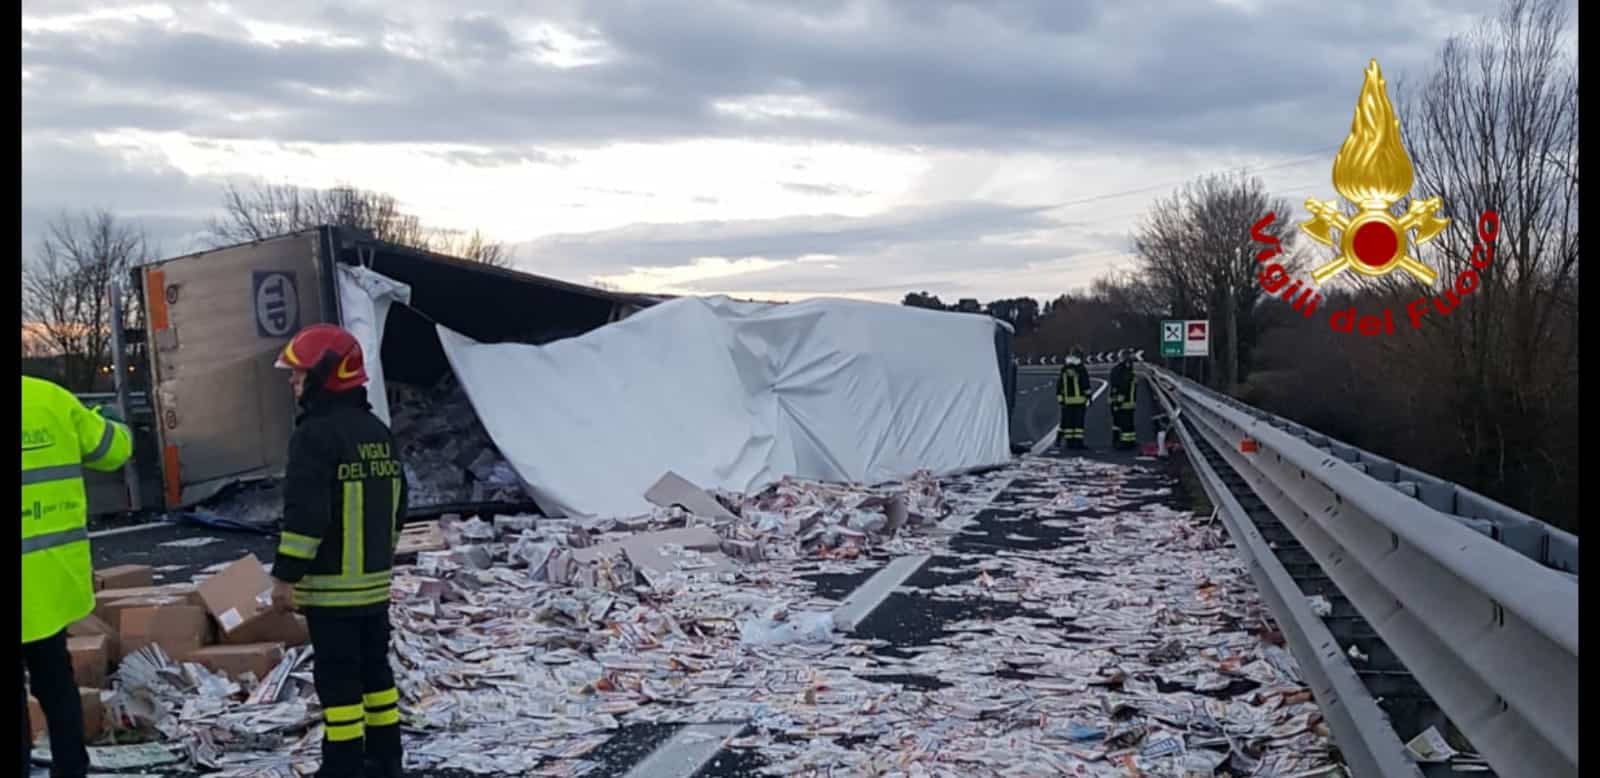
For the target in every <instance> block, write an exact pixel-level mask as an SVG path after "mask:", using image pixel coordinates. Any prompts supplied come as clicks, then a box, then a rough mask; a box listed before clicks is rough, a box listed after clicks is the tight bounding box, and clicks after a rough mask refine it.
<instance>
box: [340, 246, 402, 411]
mask: <svg viewBox="0 0 1600 778" xmlns="http://www.w3.org/2000/svg"><path fill="white" fill-rule="evenodd" d="M338 267H339V312H340V314H341V316H340V318H341V319H342V320H343V322H344V327H345V329H347V330H349V331H350V333H351V334H352V335H355V336H356V340H358V341H360V342H361V354H362V356H363V357H364V358H365V360H366V366H367V399H368V400H369V401H370V402H371V403H372V412H373V413H374V414H376V415H377V416H378V418H380V419H383V423H384V424H388V423H389V399H388V397H386V396H385V394H384V383H383V360H382V358H381V356H380V355H381V353H382V352H381V351H380V349H381V348H382V346H383V325H384V322H385V321H386V320H388V318H389V306H390V305H391V304H393V303H395V302H400V303H403V304H407V305H409V304H410V303H411V287H410V286H409V285H407V284H403V283H401V282H399V281H396V280H394V279H393V278H390V277H388V276H385V275H382V274H380V273H376V272H373V271H371V270H368V269H366V268H364V267H354V266H351V265H339V266H338Z"/></svg>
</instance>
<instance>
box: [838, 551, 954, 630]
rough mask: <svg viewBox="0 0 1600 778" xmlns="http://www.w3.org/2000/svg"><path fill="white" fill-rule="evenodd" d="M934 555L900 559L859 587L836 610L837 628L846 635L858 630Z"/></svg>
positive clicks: (886, 566) (885, 566)
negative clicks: (862, 623)
mask: <svg viewBox="0 0 1600 778" xmlns="http://www.w3.org/2000/svg"><path fill="white" fill-rule="evenodd" d="M932 558H933V555H932V554H915V555H913V556H903V557H898V558H896V559H895V560H893V561H891V562H890V563H889V564H887V565H884V566H883V569H881V570H879V571H878V572H876V573H874V574H873V575H872V577H871V578H868V579H867V582H866V583H864V584H861V585H860V586H858V587H856V589H855V591H853V592H851V593H850V594H849V595H847V596H846V597H845V598H844V602H841V603H839V607H837V608H834V609H833V626H834V628H835V629H838V630H840V631H843V632H849V631H851V630H854V629H855V628H856V627H857V626H860V624H861V622H862V621H865V620H866V618H867V617H868V616H870V615H872V612H873V611H875V610H877V609H878V606H879V605H882V604H883V601H884V600H887V599H889V595H891V594H893V593H894V590H895V589H898V588H900V584H903V583H905V582H906V579H907V578H910V577H911V576H913V575H916V574H917V571H918V570H921V569H922V566H923V565H925V564H927V563H928V560H930V559H932Z"/></svg>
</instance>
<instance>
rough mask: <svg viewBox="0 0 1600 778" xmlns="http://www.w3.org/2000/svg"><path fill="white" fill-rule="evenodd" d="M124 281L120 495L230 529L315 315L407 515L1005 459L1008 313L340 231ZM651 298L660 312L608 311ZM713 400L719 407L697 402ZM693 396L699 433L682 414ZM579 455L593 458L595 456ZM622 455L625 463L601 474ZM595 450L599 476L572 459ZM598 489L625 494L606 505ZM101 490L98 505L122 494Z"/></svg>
mask: <svg viewBox="0 0 1600 778" xmlns="http://www.w3.org/2000/svg"><path fill="white" fill-rule="evenodd" d="M135 275H136V277H135V279H134V280H135V282H136V284H137V288H138V290H139V292H140V295H139V297H140V298H141V306H140V309H141V310H142V311H143V312H144V318H145V322H144V324H145V326H144V328H143V329H142V330H137V331H134V332H133V333H131V334H132V335H133V338H132V340H131V342H127V343H123V344H120V345H119V352H121V351H123V350H125V351H126V352H128V353H129V354H130V355H131V357H132V358H133V359H135V360H140V361H141V363H140V364H139V365H138V367H139V368H142V369H137V370H133V371H129V373H128V375H131V376H133V378H131V379H129V378H126V377H124V383H127V382H128V381H134V382H138V381H140V379H141V378H143V377H146V376H147V377H148V379H147V380H144V381H143V382H142V383H141V385H138V386H119V389H120V390H122V392H123V393H124V395H125V396H126V395H141V394H142V395H143V396H145V397H147V398H148V401H147V402H148V406H149V408H150V411H149V414H150V415H149V417H148V418H150V419H151V422H152V423H151V424H150V425H149V429H148V430H147V434H146V436H145V444H144V445H141V446H140V451H139V455H140V456H139V459H138V460H137V465H136V466H137V467H138V468H139V473H138V475H137V476H136V477H133V478H128V479H125V480H126V482H127V483H128V484H130V486H129V488H128V489H127V490H125V491H124V492H123V493H124V494H131V495H133V496H134V497H133V499H132V500H131V501H130V502H131V506H132V507H138V508H152V509H166V510H172V509H180V508H183V509H189V508H193V507H194V506H197V505H199V504H202V503H204V504H205V506H204V507H206V508H216V509H217V513H221V514H232V515H234V516H237V515H245V514H248V515H250V516H252V517H253V518H251V519H248V520H244V521H243V522H242V523H245V524H251V525H257V526H259V525H261V524H265V523H268V522H270V521H274V520H275V518H276V517H275V515H274V514H275V513H276V511H277V509H278V506H279V505H280V504H281V503H279V501H278V499H277V497H276V495H275V494H274V493H271V492H270V490H254V491H249V490H246V489H233V488H230V487H234V486H235V485H239V484H258V485H259V484H261V483H267V484H270V483H271V482H272V481H273V480H274V479H276V478H277V477H279V476H281V474H282V472H283V467H284V464H285V458H286V450H287V447H288V439H289V435H290V433H291V431H292V428H293V419H294V415H295V403H294V400H293V397H292V394H291V392H290V390H289V387H288V384H287V381H286V377H285V376H284V375H283V374H282V373H281V372H280V371H278V370H276V369H275V368H274V367H273V362H274V360H275V359H276V357H277V354H278V353H279V351H280V350H281V349H282V347H283V345H284V343H286V342H287V341H288V339H289V337H290V336H291V335H293V334H294V333H295V332H296V331H297V330H299V329H300V328H301V327H304V326H306V325H308V324H312V323H316V322H336V323H340V324H343V325H344V326H345V327H347V328H348V329H350V330H351V331H352V332H354V333H355V334H356V336H357V337H358V338H359V339H361V340H362V345H363V349H364V350H365V351H366V353H367V354H368V359H367V364H368V372H369V374H370V375H371V378H372V391H371V392H369V396H370V397H371V399H372V401H373V406H374V411H375V412H376V413H377V414H378V415H379V416H381V417H383V418H384V419H385V420H386V421H389V422H390V423H391V425H392V426H393V429H394V431H395V436H396V439H397V441H398V443H399V446H400V449H401V455H402V457H403V459H404V460H405V461H406V465H407V475H408V477H409V480H410V481H411V483H412V495H413V500H412V515H414V516H415V515H428V514H437V513H443V512H466V511H480V510H483V511H493V512H501V511H508V510H528V509H534V508H537V509H540V510H545V511H546V512H550V511H551V510H552V509H554V510H555V511H556V512H557V513H561V514H567V513H569V512H570V511H573V510H577V511H580V512H582V511H584V510H585V508H591V509H592V508H596V507H598V508H600V509H609V508H623V507H626V506H628V505H637V501H638V500H640V499H642V498H641V496H640V495H641V493H642V488H639V489H635V488H633V487H636V486H639V484H640V483H644V484H645V485H648V483H647V482H648V481H649V480H653V479H654V478H655V477H657V476H659V475H660V474H661V472H662V471H663V470H666V469H671V468H679V469H683V468H687V469H686V470H685V472H684V473H683V474H684V475H693V476H694V477H696V478H697V480H699V481H701V482H702V483H705V484H706V485H708V486H727V487H748V486H753V485H754V484H756V483H757V482H760V481H762V480H764V479H765V478H766V477H768V476H769V475H775V474H784V473H794V474H799V475H802V476H805V477H824V476H826V477H834V478H846V479H852V478H862V477H875V476H880V475H885V474H894V473H900V472H901V471H906V472H907V473H909V471H910V469H912V468H913V466H915V465H918V464H921V463H923V462H926V463H927V464H928V465H930V466H933V467H935V468H936V469H937V468H938V467H953V466H966V465H975V464H981V465H988V464H993V463H995V461H996V460H997V458H999V457H1003V456H1005V455H1007V454H1008V453H1009V452H1008V451H1007V448H1008V447H1007V446H1006V439H1007V438H1008V432H1007V431H1008V430H1009V423H1008V421H1009V419H1008V416H1009V411H1010V406H1011V405H1012V401H1013V399H1014V397H1013V392H1014V386H1015V384H1014V365H1013V360H1012V359H1011V354H1010V336H1011V331H1010V328H1009V327H1008V326H1006V325H1005V324H1004V323H1002V322H998V321H996V320H994V319H991V318H989V317H987V316H985V317H981V318H979V317H972V316H968V315H965V314H955V313H934V312H928V311H920V310H913V309H907V308H903V307H901V306H893V305H879V304H861V303H849V302H845V301H825V300H816V301H807V302H805V303H801V304H797V305H793V306H788V305H780V306H769V305H764V304H751V303H736V302H734V301H730V300H726V299H725V298H717V299H709V300H698V299H684V300H668V301H666V304H664V305H661V304H660V303H663V300H662V299H661V298H652V297H645V296H638V295H626V294H619V293H613V292H608V291H604V290H599V289H593V288H589V287H584V286H580V285H576V284H570V283H565V282H561V281H556V280H553V279H548V278H541V277H538V276H533V275H529V274H525V273H520V272H515V271H509V270H503V269H498V268H493V267H489V266H485V265H482V264H478V263H473V262H468V261H465V260H460V259H455V258H451V257H445V256H440V255H437V254H431V253H427V252H422V251H417V250H414V249H409V248H405V247H401V246H396V245H393V244H388V243H384V242H381V241H376V240H373V239H371V238H370V237H368V236H366V235H364V234H363V233H359V232H357V231H354V230H350V229H346V228H338V227H322V228H317V229H312V230H306V231H302V232H297V233H293V234H289V235H285V236H281V237H277V238H273V239H270V240H264V241H259V242H255V243H249V244H243V245H238V246H232V247H227V248H221V249H215V250H211V251H205V252H200V253H197V254H191V255H187V256H182V257H177V258H174V259H169V260H165V261H162V262H158V263H153V264H150V265H146V266H144V267H141V268H139V269H138V270H137V271H136V274H135ZM719 300H720V301H719ZM647 307H654V308H657V309H667V310H664V311H662V312H661V315H655V316H649V317H642V319H641V320H638V321H634V320H631V319H630V321H628V322H626V324H627V325H628V326H620V325H619V327H616V328H613V327H604V325H607V324H611V323H617V322H622V320H624V319H629V318H630V317H631V316H632V315H633V314H634V313H636V312H638V311H640V310H642V309H644V308H647ZM603 327H604V329H603V330H602V328H603ZM596 330H601V331H600V332H596ZM603 333H611V334H609V335H605V334H603ZM575 336H582V337H575ZM558 341H559V343H558ZM958 342H959V343H965V345H964V346H961V345H958ZM497 344H503V345H504V346H505V347H506V348H509V349H510V350H508V351H507V350H501V349H500V348H497V347H496V345H497ZM123 347H127V348H125V349H124V348H123ZM530 349H531V350H530ZM373 354H377V355H378V356H377V358H376V359H374V358H373V356H372V355H373ZM691 356H692V357H693V358H692V359H691V358H690V357H691ZM696 360H699V363H698V367H699V368H700V369H694V368H691V367H690V365H691V364H693V363H695V361H696ZM730 360H731V361H730ZM469 363H470V367H469ZM118 375H119V376H123V373H122V372H121V371H118ZM463 384H466V385H463ZM669 387H670V389H669ZM663 390H665V391H666V393H665V394H663ZM722 395H726V399H727V400H728V403H727V404H725V405H721V406H706V407H701V406H702V405H703V403H697V402H695V400H703V399H705V398H707V397H712V396H722ZM652 398H653V399H652ZM485 409H487V410H485ZM691 410H698V411H699V412H700V417H699V420H700V425H699V426H698V427H696V426H694V425H688V426H685V425H686V423H687V422H688V420H689V419H691V418H693V417H694V416H695V414H693V413H690V411H691ZM480 413H481V414H483V415H484V416H485V418H481V419H480ZM624 420H626V422H625V423H624ZM713 428H716V429H718V430H719V431H720V432H721V433H724V434H720V435H711V434H709V432H708V431H709V430H711V429H713ZM995 430H999V433H998V434H999V437H998V438H997V436H996V433H995ZM741 435H742V436H743V437H741ZM686 436H687V437H697V438H701V440H698V441H693V442H692V441H686V440H684V438H685V437H686ZM619 447H622V448H627V449H630V450H629V451H627V452H626V455H625V456H624V455H622V454H620V453H618V451H617V449H618V448H619ZM631 449H642V450H637V451H636V450H631ZM703 449H715V451H709V452H707V451H704V450H703ZM592 451H608V452H610V453H608V454H607V456H606V457H605V458H604V463H603V465H602V464H600V463H601V460H600V459H597V458H596V457H594V456H588V455H586V452H592ZM646 451H650V452H653V453H650V454H646V453H645V452H646ZM761 451H765V452H766V453H764V454H759V455H758V454H757V453H755V452H761ZM502 453H503V454H504V456H502ZM619 457H620V458H619ZM624 464H626V465H628V466H630V467H631V468H632V469H633V470H635V471H637V472H633V473H632V474H631V475H632V476H633V477H632V478H631V479H630V478H620V480H619V477H620V476H621V473H619V472H617V470H618V468H619V467H622V466H623V465H624ZM574 466H576V467H577V468H578V471H577V472H574V471H572V470H570V468H572V467H574ZM602 467H603V468H604V469H606V470H608V471H610V475H609V476H608V477H606V478H605V479H604V480H605V482H604V483H602V482H597V481H593V479H594V477H595V476H596V474H595V473H590V474H588V475H587V476H585V475H584V473H583V470H584V468H588V469H590V470H598V469H601V468H602ZM152 474H159V477H152ZM635 481H637V482H639V483H635ZM152 482H154V484H153V483H152ZM553 482H561V483H553ZM623 482H626V483H625V484H624V483H623ZM139 484H143V485H145V486H144V488H143V489H139V488H138V485H139ZM152 485H155V488H151V486H152ZM104 486H105V487H106V488H104V489H101V490H100V491H99V492H98V493H102V494H103V493H106V492H111V491H116V488H115V487H114V486H113V485H111V484H106V485H104ZM618 488H622V489H623V490H624V491H627V492H629V495H628V497H627V498H626V499H624V500H622V501H620V502H613V501H612V500H611V499H607V498H608V497H609V496H608V495H606V492H607V491H608V490H612V491H614V490H616V489H618ZM224 490H227V491H226V493H223V492H224ZM246 491H248V494H245V492H246ZM141 493H142V494H141ZM219 493H221V494H219ZM241 495H243V496H241ZM596 495H599V496H600V499H596V498H595V496H596ZM139 497H142V498H143V499H142V500H141V499H138V498H139ZM218 500H221V501H222V503H224V504H225V505H226V510H224V509H223V508H222V507H218V503H217V501H218ZM630 501H631V502H630ZM97 502H98V504H96V503H92V509H93V510H94V511H95V512H97V513H108V512H116V511H119V510H122V509H123V506H119V505H108V504H105V503H104V502H103V501H97ZM225 518H226V516H225Z"/></svg>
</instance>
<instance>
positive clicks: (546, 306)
mask: <svg viewBox="0 0 1600 778" xmlns="http://www.w3.org/2000/svg"><path fill="white" fill-rule="evenodd" d="M339 264H344V265H360V266H365V267H369V268H372V269H374V270H377V271H378V272H380V273H382V274H384V275H386V276H389V277H391V278H393V279H395V280H397V281H400V282H402V283H405V284H408V285H409V286H411V288H412V289H413V293H412V297H411V306H410V307H405V306H402V305H398V304H397V305H394V306H393V307H391V308H390V313H391V314H393V315H391V316H389V317H388V324H389V326H388V328H387V329H388V332H386V334H385V335H386V336H385V337H384V343H383V346H382V348H381V354H379V355H377V357H378V359H379V360H381V364H382V367H383V370H384V372H385V373H386V375H387V376H388V377H390V378H391V380H395V381H400V382H405V383H419V384H432V383H434V382H436V381H437V380H438V379H439V378H440V377H441V376H442V375H443V374H444V372H445V371H446V370H447V369H448V365H447V364H446V363H445V361H444V357H443V353H442V350H441V349H440V347H439V345H438V338H437V336H436V335H435V334H434V332H433V328H432V324H431V322H439V323H442V324H446V325H447V326H449V327H451V328H453V329H456V330H458V331H462V332H468V333H472V334H473V335H474V336H475V337H478V338H482V339H483V340H485V341H490V342H496V341H509V340H520V341H524V342H529V341H532V342H547V341H548V340H552V339H557V338H561V337H566V336H568V335H571V334H578V333H582V332H586V331H588V330H590V329H593V328H595V327H599V326H601V325H604V324H606V323H607V322H609V321H615V320H617V319H620V318H623V317H626V316H627V315H629V314H631V313H632V312H634V311H636V310H638V309H639V308H641V307H644V306H646V305H649V301H648V300H644V299H641V298H635V297H631V296H628V295H621V294H615V293H611V292H607V291H604V290H599V289H591V288H588V287H584V286H580V285H577V284H571V283H567V282H562V281H557V280H554V279H547V278H541V277H538V276H533V275H530V274H526V273H520V272H517V271H512V270H505V269H500V268H490V267H488V266H485V265H482V264H479V263H474V262H470V261H467V260H462V259H456V258H453V257H446V256H442V255H438V254H432V253H428V252H423V251H417V250H414V249H409V248H405V247H402V246H397V245H395V244H390V243H386V242H383V241H379V240H375V239H372V238H371V237H369V236H367V235H366V234H365V233H362V232H360V231H357V230H353V229H349V228H342V227H319V228H315V229H309V230H303V231H300V232H296V233H291V234H288V235H283V236H280V237H276V238H271V239H267V240H262V241H257V242H253V243H247V244H241V245H237V246H230V247H226V248H219V249H213V250H208V251H202V252H198V253H194V254H189V255H185V256H180V257H175V258H172V259H168V260H163V261H160V262H155V263H151V264H147V265H144V266H142V267H140V268H138V269H137V270H136V271H135V277H136V278H135V280H136V282H137V283H138V285H139V290H140V291H141V293H142V294H141V297H142V298H143V304H142V305H141V306H140V307H141V310H142V311H143V312H144V316H145V319H146V321H145V327H144V334H145V337H146V340H147V344H146V345H147V347H148V362H149V366H148V370H146V371H144V375H146V376H148V382H149V386H135V387H132V389H133V390H134V391H148V394H149V397H150V404H151V406H152V409H153V411H154V414H155V418H156V424H155V433H156V438H157V440H156V446H157V448H158V450H159V455H158V457H157V460H158V462H159V468H160V471H161V478H160V482H161V489H159V490H155V491H156V493H155V494H149V493H148V492H147V493H146V494H145V495H144V499H143V501H142V505H141V506H140V507H142V508H156V509H160V508H166V509H172V508H178V507H184V506H189V505H193V504H195V503H198V502H201V501H204V500H206V499H208V498H210V497H212V496H214V495H216V494H217V493H218V492H219V491H221V490H222V489H223V488H225V487H226V486H228V485H230V484H233V483H237V482H240V481H249V480H255V479H261V478H272V477H277V476H280V475H281V474H282V471H283V466H284V463H285V458H286V455H287V448H288V440H289V434H290V432H291V431H292V429H293V423H294V417H295V412H296V409H295V402H294V398H293V395H292V392H291V391H290V389H289V386H288V382H287V381H286V379H285V377H284V376H283V374H282V373H281V372H280V371H278V370H277V369H275V368H274V367H273V362H274V361H275V360H276V358H277V355H278V352H279V351H280V350H281V349H282V348H283V346H284V344H285V343H287V342H288V340H289V338H290V337H291V336H292V335H293V334H294V333H295V332H296V331H297V330H298V329H300V328H301V327H304V326H306V325H309V324H313V323H317V322H337V323H342V316H341V311H340V303H339V296H338V286H337V281H336V277H337V276H336V272H335V267H336V266H337V265H339ZM368 358H369V359H372V358H373V356H372V355H369V357H368Z"/></svg>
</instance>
